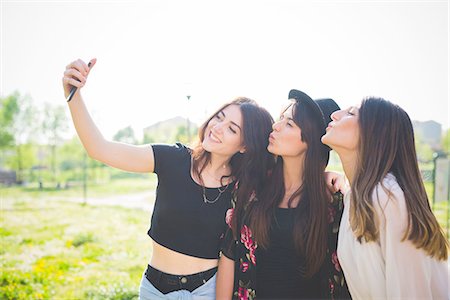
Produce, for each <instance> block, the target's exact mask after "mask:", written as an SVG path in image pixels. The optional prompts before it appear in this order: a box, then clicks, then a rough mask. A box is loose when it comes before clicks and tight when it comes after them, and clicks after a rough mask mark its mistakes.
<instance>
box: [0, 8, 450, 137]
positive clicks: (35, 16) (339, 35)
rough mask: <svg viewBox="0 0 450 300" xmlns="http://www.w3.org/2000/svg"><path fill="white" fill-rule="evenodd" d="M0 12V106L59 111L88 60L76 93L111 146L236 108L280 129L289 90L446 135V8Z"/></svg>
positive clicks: (447, 55)
mask: <svg viewBox="0 0 450 300" xmlns="http://www.w3.org/2000/svg"><path fill="white" fill-rule="evenodd" d="M0 12H1V53H0V54H1V61H0V65H1V73H0V77H1V79H0V95H1V96H6V95H8V94H10V93H11V92H13V91H14V90H18V91H19V92H20V93H21V94H28V95H30V96H31V97H32V98H33V99H34V101H35V102H36V103H37V104H38V105H39V104H40V103H44V102H52V103H59V104H62V105H65V99H64V96H63V90H62V85H61V78H62V75H63V71H64V69H65V66H66V65H67V64H69V63H70V62H71V61H73V60H75V59H77V58H81V59H83V60H86V61H88V60H89V59H90V58H93V57H96V58H97V60H98V61H97V65H96V66H95V67H94V68H93V70H92V72H91V75H90V77H89V79H88V83H87V85H86V86H85V88H84V89H83V92H82V93H83V95H84V98H85V101H86V103H87V105H88V107H89V109H90V111H91V113H92V115H93V118H94V120H95V121H96V123H97V125H98V126H99V128H100V129H101V131H102V132H103V133H104V135H105V136H107V137H111V136H113V135H114V133H115V132H116V131H117V130H119V129H121V128H124V127H126V126H129V125H131V126H132V127H133V128H134V129H135V132H136V134H137V135H138V136H139V135H141V134H142V128H144V127H146V126H149V125H151V124H153V123H155V122H157V121H161V120H164V119H168V118H171V117H174V116H177V115H180V116H183V117H187V116H188V117H189V118H190V120H192V121H195V122H197V123H200V122H201V121H203V120H204V119H205V118H206V115H207V114H209V113H211V112H212V111H213V110H215V109H216V108H217V107H218V106H219V105H221V104H222V103H224V102H226V101H228V100H231V99H232V98H233V97H236V96H247V97H250V98H253V99H255V100H257V101H258V102H259V103H260V104H261V105H263V106H264V107H266V108H267V109H268V110H269V111H270V112H271V113H272V114H273V116H274V117H276V116H277V115H278V113H279V110H280V108H281V106H282V104H283V100H285V99H286V97H287V95H288V92H289V90H290V89H292V88H296V89H300V90H303V91H305V92H306V93H308V94H309V95H310V96H311V97H313V98H323V97H331V98H333V99H335V100H336V101H337V102H338V103H339V104H340V105H341V107H343V108H345V107H348V106H350V105H355V104H358V103H359V102H360V100H361V99H362V98H363V97H364V96H368V95H374V96H380V97H383V98H386V99H388V100H390V101H392V102H395V103H397V104H399V105H400V106H402V107H403V108H404V109H405V110H406V111H407V112H408V113H409V115H410V117H411V118H412V119H414V120H420V121H425V120H430V119H433V120H435V121H437V122H439V123H441V124H442V125H443V129H446V128H448V127H449V101H448V99H449V29H448V28H449V27H448V26H449V2H448V1H369V0H364V1H299V0H296V1H284V0H273V1H264V0H258V1H244V0H241V1H210V0H206V1H196V0H190V1H186V0H180V1H174V0H162V1H138V0H134V1H84V0H79V1H64V0H60V1H20V0H14V1H12V0H0ZM188 94H189V95H191V99H190V100H189V103H188V101H187V97H186V96H187V95H188ZM67 114H68V110H67ZM68 115H69V114H68ZM70 128H71V131H72V132H74V130H73V126H72V125H71V126H70Z"/></svg>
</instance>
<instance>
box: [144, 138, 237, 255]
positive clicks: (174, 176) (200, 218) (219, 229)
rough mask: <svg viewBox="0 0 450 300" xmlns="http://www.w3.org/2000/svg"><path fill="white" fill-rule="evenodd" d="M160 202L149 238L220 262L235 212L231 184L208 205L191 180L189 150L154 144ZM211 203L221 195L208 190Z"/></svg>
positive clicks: (214, 190)
mask: <svg viewBox="0 0 450 300" xmlns="http://www.w3.org/2000/svg"><path fill="white" fill-rule="evenodd" d="M152 147H153V153H154V157H155V171H154V172H155V173H156V174H157V175H158V186H157V189H156V200H155V206H154V209H153V215H152V218H151V225H150V229H149V230H148V235H149V236H150V237H151V238H152V239H153V240H154V241H155V242H157V243H158V244H160V245H162V246H164V247H166V248H169V249H171V250H174V251H176V252H179V253H183V254H186V255H190V256H195V257H200V258H211V259H213V258H218V256H219V246H220V239H221V237H222V236H223V234H224V233H225V230H226V228H227V226H226V223H225V214H226V212H227V210H228V209H229V208H231V190H232V187H233V185H234V183H230V184H229V185H228V187H227V188H226V190H225V192H224V193H223V194H222V195H221V196H220V198H219V199H218V200H217V202H215V203H212V204H211V203H205V202H204V200H203V189H202V187H201V186H200V185H199V184H197V183H196V182H195V181H194V180H193V179H192V176H191V152H190V149H188V148H187V147H186V146H184V145H182V144H179V143H177V144H176V145H164V144H154V145H152ZM205 191H206V197H207V199H208V200H211V201H212V200H214V199H216V197H217V196H218V194H219V191H218V189H217V188H205Z"/></svg>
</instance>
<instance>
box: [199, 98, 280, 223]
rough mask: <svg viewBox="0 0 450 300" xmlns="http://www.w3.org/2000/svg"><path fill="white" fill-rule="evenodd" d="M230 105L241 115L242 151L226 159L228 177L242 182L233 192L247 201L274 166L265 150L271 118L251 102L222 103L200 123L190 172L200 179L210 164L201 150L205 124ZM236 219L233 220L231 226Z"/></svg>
mask: <svg viewBox="0 0 450 300" xmlns="http://www.w3.org/2000/svg"><path fill="white" fill-rule="evenodd" d="M230 105H237V106H239V108H240V110H241V113H242V138H243V142H244V146H245V152H244V153H240V152H237V153H236V154H234V155H233V156H232V158H231V160H230V166H231V174H229V176H232V177H234V179H235V180H236V181H237V182H242V183H244V184H241V185H239V188H238V189H237V190H236V191H235V192H236V193H237V199H248V198H249V197H250V195H251V194H252V192H253V191H254V190H260V189H261V188H262V186H263V183H264V180H265V179H266V174H267V173H268V170H270V169H271V168H272V167H273V164H274V157H273V155H272V154H270V153H269V152H268V151H267V145H268V137H269V134H270V132H271V131H272V123H273V118H272V116H271V115H270V113H269V112H268V111H267V110H266V109H265V108H263V107H261V106H259V105H258V103H257V102H256V101H254V100H252V99H249V98H246V97H238V98H235V99H234V100H232V101H231V102H229V103H226V104H224V105H223V106H222V107H221V108H219V109H218V110H217V111H216V112H215V113H214V114H212V115H211V116H210V117H209V118H208V119H207V120H206V121H205V122H204V123H203V125H202V126H201V127H200V129H199V133H198V142H197V144H196V146H195V147H194V149H193V155H192V156H193V172H194V174H195V175H196V176H197V178H200V179H201V176H200V175H201V172H202V171H203V170H204V168H205V167H206V165H207V164H208V163H209V162H210V161H211V153H209V152H208V151H206V150H205V149H204V148H203V147H202V142H203V139H204V136H205V130H206V127H207V126H208V123H209V121H211V120H212V119H213V118H214V117H215V116H216V115H217V114H218V113H219V112H220V111H222V110H224V109H225V108H226V107H228V106H230ZM222 179H223V178H222ZM237 205H240V204H237ZM236 219H237V218H233V222H234V223H235V222H236ZM235 226H236V224H235Z"/></svg>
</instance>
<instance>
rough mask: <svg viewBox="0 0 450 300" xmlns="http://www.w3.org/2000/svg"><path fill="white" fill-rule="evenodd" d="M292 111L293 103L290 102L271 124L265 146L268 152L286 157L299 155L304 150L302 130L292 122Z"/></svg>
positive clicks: (305, 145)
mask: <svg viewBox="0 0 450 300" xmlns="http://www.w3.org/2000/svg"><path fill="white" fill-rule="evenodd" d="M293 113H294V105H293V104H290V105H289V106H288V107H287V109H285V110H284V112H283V113H282V114H281V115H280V119H279V120H278V121H276V122H275V123H274V124H273V126H272V129H273V130H272V133H271V134H270V136H269V146H268V147H267V150H268V151H269V152H270V153H273V154H275V155H279V156H285V157H287V156H299V155H301V154H303V153H304V152H305V151H306V149H307V144H306V143H305V142H304V141H302V131H301V128H300V127H299V126H298V125H297V124H296V123H295V122H294V116H293Z"/></svg>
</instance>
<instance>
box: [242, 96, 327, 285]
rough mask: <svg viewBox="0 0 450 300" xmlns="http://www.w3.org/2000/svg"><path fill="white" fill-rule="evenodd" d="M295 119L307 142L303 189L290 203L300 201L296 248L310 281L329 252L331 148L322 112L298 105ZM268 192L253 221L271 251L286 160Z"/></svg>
mask: <svg viewBox="0 0 450 300" xmlns="http://www.w3.org/2000/svg"><path fill="white" fill-rule="evenodd" d="M292 105H294V111H293V119H294V122H295V123H296V124H297V125H298V126H299V127H300V128H301V136H299V138H300V139H302V141H304V142H306V143H307V145H308V147H307V150H306V155H305V161H304V172H303V176H302V178H301V180H302V186H301V187H300V188H299V189H298V190H297V191H296V192H295V193H294V195H292V196H291V198H290V199H289V203H291V201H292V200H293V199H295V198H296V197H300V201H299V204H298V205H297V207H296V208H294V211H295V221H294V232H293V239H294V245H295V248H296V249H297V252H298V254H299V256H303V257H305V258H306V259H305V261H306V266H304V268H305V269H301V270H302V271H303V274H304V275H305V276H306V277H310V276H312V275H313V274H314V273H316V272H317V271H318V270H319V268H320V267H321V265H322V263H323V261H324V259H325V255H326V251H327V226H328V221H327V211H328V203H329V201H330V197H331V195H329V194H328V191H327V188H326V183H325V179H324V171H325V167H326V165H327V163H328V159H329V151H328V148H327V147H326V146H325V145H324V144H322V143H321V141H320V138H321V137H322V135H324V134H325V122H324V120H323V117H322V113H321V111H320V109H319V108H318V107H317V106H315V105H311V103H308V102H303V101H296V102H295V103H294V104H292ZM268 180H269V182H268V184H267V185H266V188H265V189H264V190H263V191H261V193H260V194H259V195H258V196H259V200H258V201H255V203H254V204H252V205H251V206H250V209H249V218H250V220H251V226H252V230H253V233H254V235H255V239H256V241H257V242H258V245H259V246H261V247H263V248H267V246H268V245H269V243H270V241H269V230H270V226H271V225H270V224H271V223H272V222H271V220H272V219H273V217H274V211H275V209H276V208H277V207H278V205H279V203H280V202H281V201H282V199H283V197H284V195H285V192H286V191H285V186H284V178H283V159H282V158H281V157H278V159H277V163H276V166H275V168H274V170H273V172H272V174H271V176H270V177H269V179H268Z"/></svg>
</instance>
